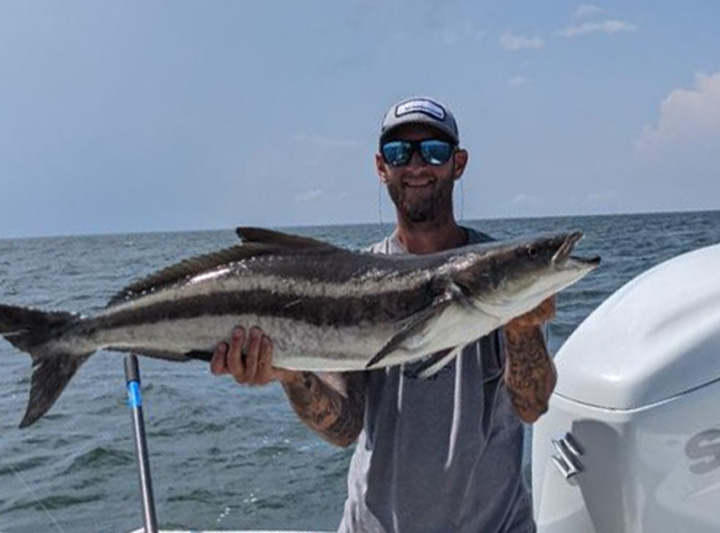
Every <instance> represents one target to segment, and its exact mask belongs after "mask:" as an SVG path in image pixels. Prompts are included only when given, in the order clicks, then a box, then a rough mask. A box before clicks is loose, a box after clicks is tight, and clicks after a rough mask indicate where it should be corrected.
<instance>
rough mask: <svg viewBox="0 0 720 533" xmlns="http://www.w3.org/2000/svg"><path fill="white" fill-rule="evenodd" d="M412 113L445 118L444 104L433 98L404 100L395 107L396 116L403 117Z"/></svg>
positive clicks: (442, 119)
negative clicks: (437, 102) (432, 99)
mask: <svg viewBox="0 0 720 533" xmlns="http://www.w3.org/2000/svg"><path fill="white" fill-rule="evenodd" d="M410 113H423V114H425V115H428V116H430V117H433V118H436V119H437V120H440V121H444V120H445V110H444V109H443V108H442V106H440V105H438V104H436V103H435V102H433V101H431V100H410V101H409V102H404V103H402V104H400V105H398V106H397V107H396V108H395V116H396V117H401V116H403V115H408V114H410Z"/></svg>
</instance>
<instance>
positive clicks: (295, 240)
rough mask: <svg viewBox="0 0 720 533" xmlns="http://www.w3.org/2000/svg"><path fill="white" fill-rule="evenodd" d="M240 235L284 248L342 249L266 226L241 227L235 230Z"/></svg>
mask: <svg viewBox="0 0 720 533" xmlns="http://www.w3.org/2000/svg"><path fill="white" fill-rule="evenodd" d="M235 233H237V235H238V237H240V238H241V239H242V240H243V242H246V243H258V244H272V245H275V246H282V247H283V248H325V249H328V250H329V249H335V250H338V251H340V250H342V248H338V247H337V246H334V245H332V244H330V243H327V242H323V241H318V240H316V239H311V238H310V237H301V236H300V235H291V234H289V233H282V232H280V231H273V230H269V229H265V228H251V227H239V228H237V229H236V230H235Z"/></svg>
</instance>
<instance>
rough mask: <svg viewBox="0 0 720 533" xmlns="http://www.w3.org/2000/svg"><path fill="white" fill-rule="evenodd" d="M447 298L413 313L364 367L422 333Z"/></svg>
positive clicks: (444, 306)
mask: <svg viewBox="0 0 720 533" xmlns="http://www.w3.org/2000/svg"><path fill="white" fill-rule="evenodd" d="M450 303H451V301H450V300H449V299H444V300H442V301H439V302H437V303H433V304H432V305H429V306H428V307H426V308H425V309H423V310H422V311H419V312H417V313H415V314H414V315H413V316H412V317H410V319H408V320H407V322H406V323H405V324H404V325H403V327H402V329H400V331H398V332H397V333H396V334H395V335H394V336H393V337H392V338H391V339H390V340H389V341H388V342H387V344H385V346H383V347H382V349H381V350H380V351H379V352H378V353H376V354H375V356H374V357H373V358H372V359H370V361H369V362H368V364H367V365H365V368H367V369H370V368H373V367H375V366H377V364H378V363H380V362H381V361H382V360H383V359H385V357H387V356H388V355H389V354H390V353H392V352H394V351H395V350H396V349H398V348H399V347H400V346H401V345H402V344H403V343H404V342H405V341H407V340H408V339H409V338H411V337H413V336H414V335H418V334H420V333H422V331H423V330H424V329H425V327H427V326H428V325H429V323H430V322H431V321H432V320H433V319H434V318H435V317H437V316H438V315H439V314H440V313H442V311H444V310H445V308H446V307H447V306H448V305H450Z"/></svg>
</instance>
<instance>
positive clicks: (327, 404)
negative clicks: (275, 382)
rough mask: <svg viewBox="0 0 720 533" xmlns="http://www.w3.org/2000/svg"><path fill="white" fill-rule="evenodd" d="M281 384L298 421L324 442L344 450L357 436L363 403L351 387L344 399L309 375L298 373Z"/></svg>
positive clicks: (315, 377) (359, 429) (360, 428)
mask: <svg viewBox="0 0 720 533" xmlns="http://www.w3.org/2000/svg"><path fill="white" fill-rule="evenodd" d="M282 384H283V388H284V389H285V393H286V394H287V396H288V399H289V400H290V404H291V405H292V408H293V409H294V410H295V412H296V413H297V415H298V416H299V417H300V420H302V421H303V422H304V423H305V424H307V425H308V426H310V428H312V429H313V430H314V431H315V432H316V433H318V434H319V435H320V436H322V437H323V438H324V439H325V440H327V441H329V442H330V443H332V444H335V445H337V446H343V447H345V446H349V445H350V444H352V443H353V442H354V441H355V439H356V438H357V436H358V435H359V434H360V431H361V430H362V425H363V416H364V412H363V411H364V405H363V403H364V402H362V401H361V398H359V395H358V393H357V391H355V390H353V389H352V387H351V386H348V397H347V398H346V397H345V396H343V395H342V394H340V393H339V392H338V391H337V390H335V389H333V388H332V387H330V386H329V385H327V384H326V383H324V382H323V381H322V380H321V379H320V378H319V377H318V376H317V375H315V374H313V373H312V372H299V373H298V374H297V376H296V378H295V379H292V380H287V381H283V382H282Z"/></svg>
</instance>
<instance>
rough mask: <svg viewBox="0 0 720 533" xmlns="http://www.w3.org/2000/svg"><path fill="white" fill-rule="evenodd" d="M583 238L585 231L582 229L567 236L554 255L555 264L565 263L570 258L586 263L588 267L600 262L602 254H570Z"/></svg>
mask: <svg viewBox="0 0 720 533" xmlns="http://www.w3.org/2000/svg"><path fill="white" fill-rule="evenodd" d="M582 238H583V232H582V231H574V232H572V233H569V234H568V235H567V236H566V237H565V240H564V241H563V243H562V244H561V245H560V247H559V248H558V250H557V252H555V255H553V257H552V262H553V264H564V263H566V262H567V261H568V259H570V260H572V262H573V263H580V264H582V265H586V266H588V267H592V268H594V267H596V266H598V265H599V264H600V256H593V257H577V256H571V255H570V254H571V253H572V251H573V250H574V249H575V245H576V244H577V243H578V242H580V240H581V239H582Z"/></svg>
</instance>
